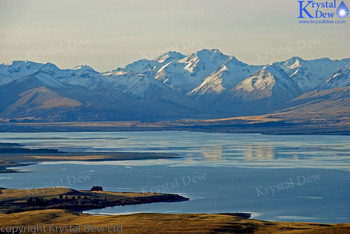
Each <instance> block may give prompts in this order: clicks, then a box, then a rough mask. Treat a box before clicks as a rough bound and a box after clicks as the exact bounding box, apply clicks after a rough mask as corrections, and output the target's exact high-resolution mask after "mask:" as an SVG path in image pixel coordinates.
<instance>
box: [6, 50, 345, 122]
mask: <svg viewBox="0 0 350 234" xmlns="http://www.w3.org/2000/svg"><path fill="white" fill-rule="evenodd" d="M349 74H350V59H343V60H330V59H328V58H324V59H316V60H304V59H302V58H299V57H293V58H291V59H288V60H286V61H282V62H276V63H273V64H269V65H261V66H257V65H249V64H246V63H244V62H241V61H239V60H238V59H237V58H235V57H233V56H228V55H225V54H223V53H222V52H220V51H219V50H217V49H212V50H208V49H203V50H200V51H198V52H195V53H192V54H189V55H187V56H186V55H183V54H181V53H178V52H173V51H172V52H168V53H165V54H162V55H160V56H159V57H157V58H155V59H154V60H146V59H142V60H138V61H135V62H133V63H131V64H129V65H127V66H125V67H120V68H116V69H114V70H112V71H110V72H103V73H100V72H97V71H96V70H94V69H93V68H91V67H89V66H87V65H80V66H77V67H74V68H72V69H61V68H59V67H57V66H56V65H55V64H52V63H36V62H31V61H13V62H10V63H4V64H0V100H1V102H0V120H1V119H2V120H4V121H8V120H10V119H13V118H16V119H20V120H21V119H27V120H28V119H30V120H35V121H83V120H148V119H164V118H169V119H177V118H206V117H231V116H238V115H254V114H260V113H268V112H270V111H273V110H276V109H278V108H279V107H280V106H282V105H283V104H285V103H288V102H289V101H291V100H292V99H294V98H296V97H298V96H299V95H302V94H303V93H305V92H307V91H312V90H324V89H333V88H339V87H344V86H349V84H350V81H349V79H350V78H349Z"/></svg>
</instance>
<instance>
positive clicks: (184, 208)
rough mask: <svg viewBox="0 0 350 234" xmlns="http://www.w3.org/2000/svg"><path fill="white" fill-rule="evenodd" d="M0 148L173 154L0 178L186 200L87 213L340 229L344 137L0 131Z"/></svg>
mask: <svg viewBox="0 0 350 234" xmlns="http://www.w3.org/2000/svg"><path fill="white" fill-rule="evenodd" d="M0 142H13V143H22V144H25V145H27V146H29V147H45V148H56V149H60V150H62V151H72V152H73V151H79V152H81V151H95V152H104V151H126V152H158V153H159V152H165V153H177V154H179V155H180V156H181V157H182V158H179V159H161V160H138V161H106V162H54V163H52V162H51V163H39V164H34V165H30V166H24V167H20V169H21V170H23V171H24V172H26V173H8V174H0V186H1V187H6V188H42V187H57V186H66V187H71V188H74V189H90V188H91V187H92V186H93V185H101V186H103V188H104V189H105V190H111V191H133V192H136V191H143V192H146V191H148V192H162V193H177V194H181V195H184V196H186V197H189V198H190V201H187V202H176V203H154V204H146V205H134V206H124V207H113V208H106V209H101V210H92V211H90V213H98V214H106V213H108V214H126V213H134V212H166V213H222V212H250V213H252V214H253V218H257V219H263V220H276V221H305V222H324V223H343V222H350V200H349V197H350V160H349V159H350V136H270V135H260V134H228V133H200V132H176V131H173V132H167V131H163V132H83V133H70V132H59V133H0Z"/></svg>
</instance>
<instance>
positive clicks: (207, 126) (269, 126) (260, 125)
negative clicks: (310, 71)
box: [0, 119, 350, 135]
mask: <svg viewBox="0 0 350 234" xmlns="http://www.w3.org/2000/svg"><path fill="white" fill-rule="evenodd" d="M242 121H243V122H246V123H241V122H242ZM135 131H190V132H218V133H257V134H264V135H350V126H347V125H345V126H338V125H335V126H332V125H330V126H320V125H317V124H306V125H304V124H301V123H286V122H285V121H280V120H270V119H258V120H256V119H233V120H231V119H230V120H217V121H215V120H188V121H186V120H183V121H174V122H171V121H170V122H169V121H160V122H157V121H155V122H140V121H128V122H123V121H107V122H103V121H101V122H55V123H39V122H38V123H1V122H0V133H2V132H18V133H20V132H23V133H38V132H135Z"/></svg>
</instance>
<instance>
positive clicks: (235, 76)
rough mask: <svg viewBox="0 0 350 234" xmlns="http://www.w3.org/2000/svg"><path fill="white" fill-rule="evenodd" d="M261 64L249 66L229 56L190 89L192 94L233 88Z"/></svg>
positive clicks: (220, 91)
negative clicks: (197, 84)
mask: <svg viewBox="0 0 350 234" xmlns="http://www.w3.org/2000/svg"><path fill="white" fill-rule="evenodd" d="M261 67H262V66H254V65H253V66H251V65H248V64H245V63H243V62H241V61H239V60H237V59H236V58H235V57H230V59H229V60H227V61H226V62H225V63H224V64H223V65H221V66H220V67H219V68H218V69H217V70H216V71H214V72H213V73H212V74H210V75H209V76H208V77H206V78H205V80H204V81H203V82H202V83H201V84H200V85H199V86H198V87H196V88H195V89H193V90H192V91H191V94H192V95H198V96H202V95H208V94H221V93H222V92H224V91H225V90H230V89H232V88H234V87H235V86H236V85H237V84H238V83H239V82H241V81H242V80H243V79H245V78H247V77H249V76H251V75H252V74H253V73H255V72H256V71H257V70H258V69H260V68H261Z"/></svg>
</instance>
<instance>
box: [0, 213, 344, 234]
mask: <svg viewBox="0 0 350 234" xmlns="http://www.w3.org/2000/svg"><path fill="white" fill-rule="evenodd" d="M28 224H29V225H37V224H39V225H50V224H51V225H57V226H67V225H79V224H80V225H81V230H82V228H83V225H84V224H88V225H90V226H95V227H105V228H107V225H110V226H112V225H115V226H120V225H122V231H123V233H132V234H134V233H342V234H343V233H350V224H315V223H291V222H266V221H260V220H251V219H244V218H240V217H237V216H232V215H225V214H132V215H109V216H93V215H88V214H79V213H73V212H68V211H64V210H42V211H28V212H21V213H14V214H6V215H5V214H3V215H0V226H4V225H6V226H7V225H13V226H22V225H28ZM82 231H83V230H82ZM81 233H83V232H81Z"/></svg>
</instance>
